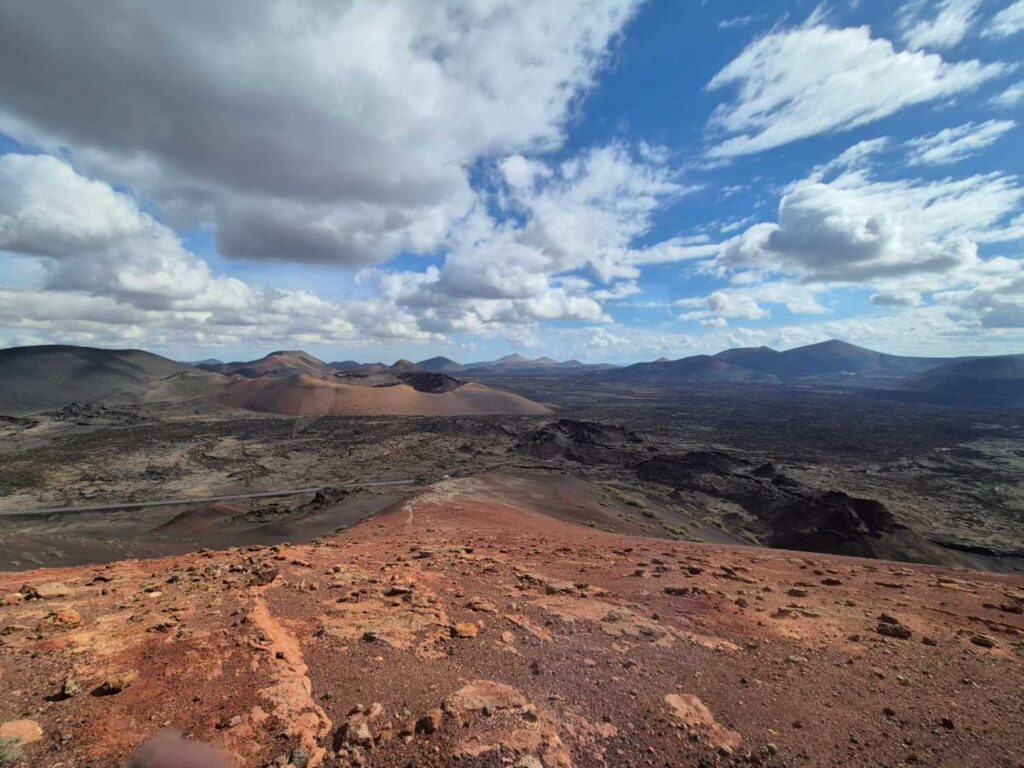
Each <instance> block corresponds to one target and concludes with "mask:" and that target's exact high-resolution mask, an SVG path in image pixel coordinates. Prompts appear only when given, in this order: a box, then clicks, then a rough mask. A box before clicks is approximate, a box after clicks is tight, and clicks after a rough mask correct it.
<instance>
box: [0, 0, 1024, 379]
mask: <svg viewBox="0 0 1024 768" xmlns="http://www.w3.org/2000/svg"><path fill="white" fill-rule="evenodd" d="M1022 52H1024V0H929V1H925V0H907V1H906V2H902V3H900V2H893V1H892V0H859V1H856V2H855V1H854V0H833V2H826V3H821V4H815V3H812V2H799V1H793V2H773V1H772V0H721V1H718V2H715V1H713V0H706V1H705V2H697V1H696V0H687V1H686V2H676V1H675V0H648V1H647V2H643V1H642V0H559V2H557V3H551V2H548V0H434V1H433V2H430V3H423V2H420V1H419V0H386V1H382V0H347V1H345V2H330V3H328V2H322V1H320V0H310V1H309V2H291V1H289V2H285V1H284V0H268V2H264V3H258V4H253V3H251V2H248V0H220V1H219V2H217V3H210V2H207V1H206V0H178V2H175V3H155V2H150V3H139V2H137V0H94V2H90V3H81V2H78V0H50V1H49V2H46V3H15V2H11V3H2V4H0V346H19V345H24V344H48V343H69V344H84V345H89V346H100V347H114V348H125V347H141V348H145V349H149V350H151V351H155V352H158V353H161V354H165V355H167V356H170V357H173V358H176V359H182V360H198V359H204V358H209V357H215V358H219V359H222V360H236V359H251V358H254V357H257V356H260V355H262V354H265V353H267V352H269V351H271V350H277V349H300V348H301V349H305V350H307V351H309V352H311V353H313V354H315V355H318V356H319V357H321V358H323V359H326V360H341V359H356V360H360V361H364V362H370V361H376V360H384V361H390V360H393V359H396V358H398V357H404V358H410V359H422V358H425V357H429V356H432V355H436V354H441V355H446V356H448V357H452V358H455V359H457V360H460V361H473V360H484V359H491V358H495V357H498V356H501V355H505V354H509V353H512V352H515V353H519V354H523V355H526V356H540V355H548V356H551V357H554V358H558V359H567V358H576V359H579V360H583V361H588V362H597V361H610V362H619V363H625V362H633V361H637V360H649V359H654V358H658V357H662V356H666V357H670V358H677V357H682V356H685V355H689V354H695V353H713V352H716V351H718V350H721V349H724V348H727V347H733V346H756V345H761V344H766V345H769V346H773V347H776V348H782V349H785V348H789V347H793V346H797V345H800V344H806V343H813V342H817V341H822V340H825V339H829V338H841V339H844V340H846V341H849V342H852V343H856V344H861V345H863V346H867V347H871V348H874V349H879V350H882V351H886V352H891V353H897V354H923V355H960V354H1003V353H1020V352H1024V178H1022V176H1024V127H1022V125H1021V123H1022V122H1024V66H1022V64H1024V61H1022V59H1024V57H1022Z"/></svg>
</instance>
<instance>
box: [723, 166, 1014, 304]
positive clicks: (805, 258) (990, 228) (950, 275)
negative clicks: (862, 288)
mask: <svg viewBox="0 0 1024 768" xmlns="http://www.w3.org/2000/svg"><path fill="white" fill-rule="evenodd" d="M1022 200H1024V187H1021V186H1019V185H1018V184H1017V182H1016V179H1014V178H1013V177H1011V176H1006V175H1003V174H999V173H993V174H982V175H975V176H970V177H968V178H964V179H940V180H936V181H924V180H900V181H879V180H876V179H874V178H872V176H871V174H870V173H869V172H868V171H867V170H865V169H848V170H844V171H842V172H841V173H839V174H838V175H836V176H835V178H832V179H830V180H826V179H824V178H815V177H812V178H809V179H806V180H804V181H801V182H797V183H795V184H794V185H792V187H791V188H790V189H789V190H788V191H787V193H786V194H785V195H784V196H783V198H782V201H781V203H780V205H779V217H778V222H777V223H761V224H757V225H755V226H753V227H751V228H749V229H748V230H747V231H746V232H744V233H743V234H741V235H739V236H737V237H735V238H733V239H732V240H730V241H727V242H726V243H725V244H724V245H723V247H722V250H721V253H720V254H719V256H718V264H719V265H720V266H722V267H725V268H741V269H742V268H749V269H755V270H773V271H777V272H781V273H784V274H792V275H797V276H800V277H801V278H803V279H805V280H818V281H822V280H831V281H843V282H867V283H872V282H874V283H879V282H884V281H886V280H906V279H908V278H912V277H914V278H922V279H927V280H928V281H930V282H933V283H936V284H942V283H943V281H949V280H954V281H955V280H963V279H969V278H970V276H971V274H972V270H975V269H976V268H977V266H978V264H979V263H980V259H979V257H978V254H977V242H978V241H979V240H983V239H985V238H986V237H989V236H991V235H993V234H994V233H998V232H1000V231H1005V227H1006V224H1007V218H1008V217H1009V216H1010V215H1011V214H1013V213H1014V212H1016V211H1017V210H1018V209H1019V208H1020V205H1021V201H1022Z"/></svg>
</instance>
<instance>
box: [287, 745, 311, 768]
mask: <svg viewBox="0 0 1024 768" xmlns="http://www.w3.org/2000/svg"><path fill="white" fill-rule="evenodd" d="M289 765H294V766H295V768H306V766H307V765H309V752H307V751H306V750H304V749H303V748H302V747H296V748H295V749H293V750H292V754H291V760H290V761H289Z"/></svg>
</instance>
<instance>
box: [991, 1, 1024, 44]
mask: <svg viewBox="0 0 1024 768" xmlns="http://www.w3.org/2000/svg"><path fill="white" fill-rule="evenodd" d="M1022 29H1024V0H1017V1H1016V2H1015V3H1011V4H1010V5H1008V6H1006V7H1005V8H1003V9H1002V10H1001V11H999V13H997V14H996V15H995V16H993V17H992V20H991V21H990V22H989V23H988V25H987V26H986V27H985V31H984V34H985V36H986V37H1009V36H1010V35H1015V34H1017V33H1018V32H1020V31H1021V30H1022Z"/></svg>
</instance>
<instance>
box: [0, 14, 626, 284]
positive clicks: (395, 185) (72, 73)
mask: <svg viewBox="0 0 1024 768" xmlns="http://www.w3.org/2000/svg"><path fill="white" fill-rule="evenodd" d="M635 5H636V1H635V0H597V2H584V1H583V0H567V2H559V3H548V2H544V1H543V0H529V1H528V2H526V3H520V2H511V0H499V1H498V2H485V1H484V0H449V2H445V3H420V2H415V1H413V0H408V1H397V2H393V3H387V4H381V3H378V2H374V1H373V0H354V1H353V2H349V3H336V4H331V3H313V2H310V3H293V2H286V1H285V0H272V1H271V2H267V3H259V4H257V5H254V4H252V3H249V2H244V0H225V2H218V3H216V4H211V3H206V2H199V1H197V0H186V1H185V2H182V3H177V4H175V6H174V7H173V8H171V7H170V6H165V5H162V4H155V3H135V2H130V0H102V2H101V3H99V5H97V4H95V3H93V4H89V6H88V7H86V6H85V5H83V4H81V3H77V2H74V0H57V2H54V3H47V4H46V5H45V6H40V5H38V4H22V3H5V4H3V5H2V6H0V132H2V133H6V134H8V135H10V136H13V137H15V138H16V139H17V140H19V141H21V142H22V143H24V144H26V145H30V146H40V147H42V148H44V149H46V150H48V151H51V152H54V151H56V150H57V149H59V148H63V147H70V148H71V149H72V151H73V152H74V158H75V162H76V164H77V165H78V166H79V167H80V168H84V169H86V170H87V171H88V172H89V173H90V175H93V176H97V177H99V178H102V179H104V180H106V181H108V182H115V183H117V184H123V185H127V186H129V187H131V188H133V189H136V190H138V191H139V192H141V194H143V195H144V196H145V197H146V198H148V199H152V200H154V201H156V202H157V203H158V204H159V205H160V206H161V208H162V210H163V211H164V212H165V213H167V215H168V216H171V217H173V218H175V220H180V221H182V222H188V223H197V222H198V223H203V224H209V225H210V226H212V227H213V228H214V230H215V232H216V236H217V245H218V249H219V250H220V251H221V253H223V254H225V255H228V256H234V257H244V258H256V259H295V260H304V261H321V262H325V261H333V262H342V263H349V264H366V263H374V262H381V261H383V260H385V259H387V258H388V257H389V256H391V255H393V254H394V253H396V252H399V251H429V250H431V249H434V248H436V247H438V246H439V245H441V244H443V243H444V241H445V237H446V235H447V233H448V230H449V228H450V227H451V225H452V224H453V223H454V222H456V221H458V220H459V219H461V217H463V216H464V215H466V213H467V212H468V211H469V210H470V209H471V208H472V206H473V204H474V196H473V194H472V190H471V188H470V182H469V177H468V167H469V166H470V165H471V164H472V163H473V162H474V161H476V160H477V159H478V158H479V157H481V156H487V155H494V154H499V153H505V154H511V153H514V152H524V151H536V150H541V149H549V148H554V147H556V146H558V145H559V144H560V143H561V140H562V132H563V126H564V123H565V121H566V118H567V116H568V115H569V112H570V110H571V108H572V104H573V100H574V99H575V98H576V97H577V96H578V95H579V94H580V93H581V92H583V91H585V90H586V89H587V88H589V87H590V86H591V84H592V83H593V82H594V78H595V74H596V72H597V71H598V69H599V68H600V67H601V65H602V63H603V61H604V56H605V54H606V52H607V51H608V49H609V45H610V43H611V41H612V40H613V39H614V37H615V36H616V35H617V34H618V33H619V32H620V30H621V29H622V28H623V26H624V24H625V23H626V22H627V20H628V19H629V18H630V16H631V14H632V13H633V11H634V8H635ZM115 18H116V19H117V23H116V24H111V23H110V19H115Z"/></svg>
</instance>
